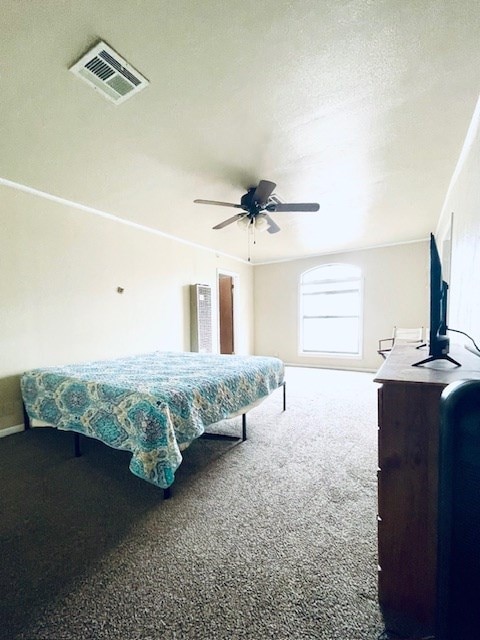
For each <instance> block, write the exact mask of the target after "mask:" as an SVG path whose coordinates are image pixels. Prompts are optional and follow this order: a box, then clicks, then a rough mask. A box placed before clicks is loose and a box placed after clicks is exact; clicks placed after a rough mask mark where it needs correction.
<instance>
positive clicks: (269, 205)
mask: <svg viewBox="0 0 480 640" xmlns="http://www.w3.org/2000/svg"><path fill="white" fill-rule="evenodd" d="M276 186H277V185H276V184H275V183H274V182H270V181H269V180H260V182H259V183H258V186H256V187H250V189H249V190H248V191H247V193H245V194H244V195H243V196H242V197H241V199H240V204H232V203H231V202H219V201H217V200H194V202H196V203H197V204H214V205H218V206H220V207H232V208H234V209H241V210H242V212H241V213H236V214H235V215H234V216H232V217H231V218H228V219H227V220H224V221H223V222H220V223H219V224H217V225H215V226H214V227H213V229H223V228H224V227H226V226H227V225H229V224H232V223H233V222H239V223H240V224H241V225H242V226H245V227H246V228H250V227H253V228H257V229H259V230H261V229H263V228H266V229H267V231H268V233H277V231H280V227H279V226H278V225H277V223H276V222H274V220H272V218H271V217H270V215H269V214H270V213H275V212H277V211H318V210H319V209H320V205H319V204H318V203H316V202H296V203H295V202H290V203H288V202H279V200H278V198H275V196H273V195H272V194H273V190H274V189H275V187H276Z"/></svg>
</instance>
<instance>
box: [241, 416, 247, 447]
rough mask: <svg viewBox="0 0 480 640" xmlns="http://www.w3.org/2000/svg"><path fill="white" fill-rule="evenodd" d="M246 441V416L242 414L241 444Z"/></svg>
mask: <svg viewBox="0 0 480 640" xmlns="http://www.w3.org/2000/svg"><path fill="white" fill-rule="evenodd" d="M246 439H247V414H246V413H242V442H245V440H246Z"/></svg>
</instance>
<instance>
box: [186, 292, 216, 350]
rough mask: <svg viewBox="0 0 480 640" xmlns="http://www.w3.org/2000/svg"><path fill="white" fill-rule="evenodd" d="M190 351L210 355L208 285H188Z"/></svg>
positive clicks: (209, 294)
mask: <svg viewBox="0 0 480 640" xmlns="http://www.w3.org/2000/svg"><path fill="white" fill-rule="evenodd" d="M190 295H191V300H190V302H191V304H190V308H191V317H190V323H191V325H190V328H191V345H190V348H191V350H192V351H196V352H198V353H212V351H213V340H212V288H211V287H210V285H208V284H192V285H190Z"/></svg>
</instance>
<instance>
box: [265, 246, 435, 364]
mask: <svg viewBox="0 0 480 640" xmlns="http://www.w3.org/2000/svg"><path fill="white" fill-rule="evenodd" d="M335 262H338V263H348V264H353V265H356V266H358V267H360V269H361V270H362V273H363V278H364V325H363V356H362V357H361V358H344V357H342V358H332V357H329V358H321V357H313V356H300V355H299V353H298V303H299V294H298V285H299V281H300V275H301V274H302V273H303V272H304V271H306V270H307V269H311V268H312V267H315V266H318V265H321V264H330V263H335ZM427 324H428V242H426V241H425V242H416V243H411V244H403V245H396V246H392V247H383V248H378V249H366V250H363V251H356V252H351V253H341V254H340V253H339V254H334V255H328V256H320V257H317V258H308V259H303V260H295V261H291V262H280V263H276V264H268V265H261V266H260V265H259V266H257V267H255V353H257V354H259V355H277V356H279V357H280V358H282V359H283V360H284V361H285V362H287V363H291V364H298V365H303V366H313V365H314V366H322V367H333V368H346V369H362V370H372V371H375V370H376V369H378V367H379V366H380V364H381V362H382V361H381V359H380V356H379V355H378V353H377V349H378V340H379V339H380V338H385V337H388V336H391V335H392V329H393V327H394V326H395V325H397V326H401V327H418V326H424V327H426V326H427Z"/></svg>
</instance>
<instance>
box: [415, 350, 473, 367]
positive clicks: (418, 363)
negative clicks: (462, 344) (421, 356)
mask: <svg viewBox="0 0 480 640" xmlns="http://www.w3.org/2000/svg"><path fill="white" fill-rule="evenodd" d="M417 348H418V347H417ZM434 360H448V362H451V363H452V364H454V365H455V366H456V367H461V366H462V365H461V364H460V363H459V362H457V361H456V360H454V359H453V358H451V357H450V356H447V355H446V354H442V355H441V356H430V357H429V358H425V360H420V362H415V363H414V364H412V367H420V366H421V365H422V364H427V362H433V361H434Z"/></svg>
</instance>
